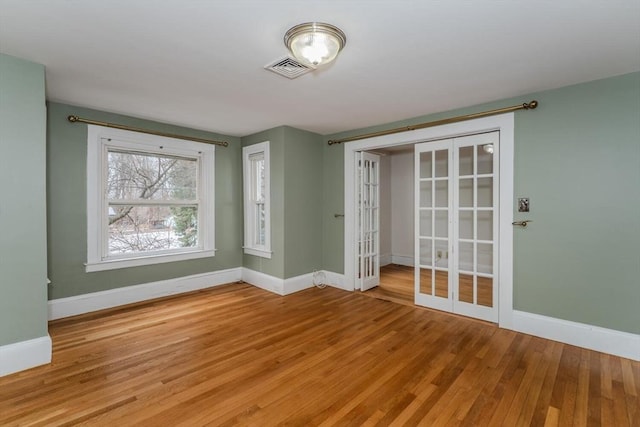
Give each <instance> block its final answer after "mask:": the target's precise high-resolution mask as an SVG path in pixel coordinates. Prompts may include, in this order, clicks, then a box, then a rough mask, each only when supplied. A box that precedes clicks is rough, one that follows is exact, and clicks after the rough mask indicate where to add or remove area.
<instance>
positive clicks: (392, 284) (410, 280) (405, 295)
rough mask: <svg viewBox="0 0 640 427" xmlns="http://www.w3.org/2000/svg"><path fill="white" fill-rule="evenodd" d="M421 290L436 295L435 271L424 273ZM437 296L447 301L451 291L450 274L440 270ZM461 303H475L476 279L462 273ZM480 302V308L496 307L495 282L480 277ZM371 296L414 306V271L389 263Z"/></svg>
mask: <svg viewBox="0 0 640 427" xmlns="http://www.w3.org/2000/svg"><path fill="white" fill-rule="evenodd" d="M420 275H421V279H420V289H421V292H422V293H425V294H429V295H431V294H433V292H434V289H432V288H431V269H428V268H423V269H421V271H420ZM435 279H436V280H435V295H437V296H441V297H444V298H446V297H447V295H448V292H449V285H448V275H447V272H444V271H436V274H435ZM459 281H460V286H459V292H460V301H464V302H469V303H472V302H473V276H470V275H466V274H460V277H459ZM477 293H478V295H477V302H478V304H480V305H484V306H487V307H492V305H493V279H489V278H484V277H478V278H477ZM367 294H369V296H375V297H376V298H381V299H386V300H389V301H393V302H399V303H408V302H410V303H413V295H414V269H413V267H408V266H404V265H398V264H387V265H385V266H382V267H380V284H379V285H378V286H377V287H376V288H373V289H371V290H369V291H367Z"/></svg>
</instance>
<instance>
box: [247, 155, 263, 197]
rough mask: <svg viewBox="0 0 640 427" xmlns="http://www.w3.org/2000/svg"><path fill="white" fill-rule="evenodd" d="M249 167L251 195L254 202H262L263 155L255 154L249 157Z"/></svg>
mask: <svg viewBox="0 0 640 427" xmlns="http://www.w3.org/2000/svg"><path fill="white" fill-rule="evenodd" d="M249 162H250V165H251V175H252V176H251V179H252V184H253V185H252V193H253V200H254V201H256V202H262V201H264V189H265V180H264V153H255V154H252V155H250V156H249Z"/></svg>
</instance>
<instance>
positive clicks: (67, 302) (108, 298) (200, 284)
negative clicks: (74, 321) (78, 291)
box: [49, 268, 242, 320]
mask: <svg viewBox="0 0 640 427" xmlns="http://www.w3.org/2000/svg"><path fill="white" fill-rule="evenodd" d="M241 278H242V271H241V269H240V268H231V269H228V270H220V271H212V272H210V273H203V274H194V275H192V276H186V277H177V278H175V279H169V280H161V281H158V282H151V283H144V284H142V285H134V286H125V287H122V288H116V289H109V290H107V291H101V292H92V293H90V294H84V295H77V296H73V297H68V298H59V299H54V300H51V301H49V320H54V319H60V318H63V317H69V316H75V315H78V314H84V313H89V312H92V311H97V310H103V309H106V308H112V307H117V306H119V305H124V304H131V303H134V302H139V301H145V300H149V299H154V298H160V297H165V296H169V295H175V294H180V293H183V292H191V291H195V290H198V289H205V288H210V287H212V286H218V285H223V284H225V283H232V282H237V281H238V280H240V279H241Z"/></svg>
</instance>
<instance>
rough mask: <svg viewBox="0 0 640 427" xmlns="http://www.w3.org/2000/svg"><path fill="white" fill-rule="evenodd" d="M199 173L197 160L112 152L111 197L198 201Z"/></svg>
mask: <svg viewBox="0 0 640 427" xmlns="http://www.w3.org/2000/svg"><path fill="white" fill-rule="evenodd" d="M197 171H198V162H197V160H196V159H185V158H178V157H170V156H161V155H157V154H142V153H129V152H121V151H109V153H108V157H107V197H108V198H109V199H111V200H195V199H196V194H197V175H198V173H197Z"/></svg>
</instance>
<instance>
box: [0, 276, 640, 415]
mask: <svg viewBox="0 0 640 427" xmlns="http://www.w3.org/2000/svg"><path fill="white" fill-rule="evenodd" d="M50 334H51V337H52V339H53V363H52V364H51V365H48V366H43V367H38V368H34V369H31V370H29V371H25V372H21V373H17V374H14V375H10V376H7V377H4V378H0V425H2V426H14V425H35V426H67V425H91V426H103V425H109V426H118V427H122V426H133V425H135V426H201V425H216V426H231V425H251V426H274V425H292V426H317V425H322V426H332V425H344V426H359V425H381V426H387V425H394V426H395V425H407V426H418V425H419V426H454V425H465V426H500V425H504V426H597V425H600V426H616V427H617V426H639V425H640V400H639V397H638V396H639V395H640V393H639V392H640V390H639V388H640V363H638V362H633V361H630V360H627V359H622V358H618V357H614V356H609V355H606V354H602V353H597V352H593V351H589V350H584V349H580V348H577V347H572V346H569V345H564V344H561V343H557V342H553V341H548V340H544V339H540V338H535V337H532V336H529V335H524V334H520V333H516V332H512V331H507V330H503V329H498V328H497V327H496V326H494V325H491V324H487V323H484V322H479V321H474V320H467V319H464V318H460V317H456V316H452V315H447V314H444V313H439V312H435V311H430V310H426V309H421V308H417V307H410V306H406V305H400V304H394V303H391V302H387V301H382V300H379V299H375V298H368V297H366V296H364V295H362V294H359V293H352V292H345V291H341V290H338V289H334V288H330V287H328V288H325V289H316V288H313V289H308V290H305V291H302V292H298V293H296V294H293V295H289V296H286V297H280V296H277V295H274V294H271V293H268V292H265V291H262V290H260V289H258V288H255V287H253V286H250V285H247V284H232V285H225V286H220V287H216V288H212V289H210V290H206V291H199V292H194V293H191V294H187V295H182V296H177V297H172V298H166V299H161V300H156V301H153V302H148V303H141V304H137V305H133V306H128V307H123V308H118V309H112V310H108V311H104V312H100V313H95V314H89V315H84V316H79V317H76V318H70V319H63V320H59V321H54V322H51V323H50Z"/></svg>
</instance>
